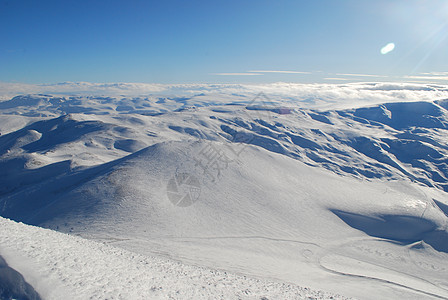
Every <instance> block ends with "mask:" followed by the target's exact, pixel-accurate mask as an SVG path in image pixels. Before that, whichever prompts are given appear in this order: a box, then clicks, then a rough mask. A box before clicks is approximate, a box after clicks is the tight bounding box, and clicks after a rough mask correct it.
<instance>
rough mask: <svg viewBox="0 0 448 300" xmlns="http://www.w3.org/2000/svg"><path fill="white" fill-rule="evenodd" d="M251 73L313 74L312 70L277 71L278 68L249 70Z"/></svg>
mask: <svg viewBox="0 0 448 300" xmlns="http://www.w3.org/2000/svg"><path fill="white" fill-rule="evenodd" d="M248 72H251V73H280V74H311V72H301V71H277V70H254V71H248Z"/></svg>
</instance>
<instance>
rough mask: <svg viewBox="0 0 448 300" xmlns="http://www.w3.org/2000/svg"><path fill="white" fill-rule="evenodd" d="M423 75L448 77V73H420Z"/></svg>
mask: <svg viewBox="0 0 448 300" xmlns="http://www.w3.org/2000/svg"><path fill="white" fill-rule="evenodd" d="M420 74H421V75H429V76H448V72H428V73H420Z"/></svg>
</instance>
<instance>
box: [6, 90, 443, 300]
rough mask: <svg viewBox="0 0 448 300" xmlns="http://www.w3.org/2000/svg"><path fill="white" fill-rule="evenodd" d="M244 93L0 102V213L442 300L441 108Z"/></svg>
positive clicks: (312, 280) (207, 257)
mask: <svg viewBox="0 0 448 300" xmlns="http://www.w3.org/2000/svg"><path fill="white" fill-rule="evenodd" d="M250 95H251V94H238V95H229V94H227V95H226V97H222V98H221V97H218V98H216V97H214V96H213V97H212V96H210V95H208V94H203V95H201V94H198V95H196V96H193V97H191V96H188V97H181V96H176V97H165V96H163V97H162V96H160V97H155V96H150V97H133V98H126V97H96V96H95V97H87V96H82V97H81V96H74V97H62V96H51V95H27V96H20V97H16V98H14V99H12V100H11V101H6V102H2V103H0V111H1V115H0V130H1V131H2V132H3V133H4V134H3V135H2V136H0V155H1V157H0V166H1V167H2V168H1V170H3V171H0V209H1V210H0V211H1V215H2V216H3V217H7V218H11V219H14V220H17V221H21V222H25V223H28V224H33V225H37V226H41V227H46V228H51V229H54V230H57V231H62V232H66V233H71V234H72V235H80V236H82V237H85V238H88V239H92V240H96V241H101V242H104V243H107V244H109V245H113V246H117V247H120V248H123V249H126V250H128V251H132V252H134V253H139V254H140V255H150V256H159V257H167V258H172V259H174V260H176V261H181V262H183V263H187V264H188V265H196V266H207V267H210V268H214V269H216V268H218V269H222V270H227V271H232V272H235V273H238V274H241V275H248V276H252V277H259V278H264V279H268V280H274V281H283V282H290V283H294V284H298V285H300V286H308V287H310V288H313V289H316V290H326V291H329V292H332V293H337V294H343V295H346V296H352V297H357V298H362V299H378V298H407V299H421V298H448V282H447V278H448V276H447V275H448V263H447V260H446V259H447V258H448V254H447V252H448V232H447V224H448V223H447V221H448V217H447V215H448V197H447V194H446V191H447V189H448V185H447V178H448V177H447V176H448V165H447V163H448V162H447V159H446V157H447V154H448V146H447V144H446V140H447V131H446V128H447V124H448V111H447V110H446V109H447V104H446V101H424V102H422V101H414V102H394V103H383V104H380V105H373V106H367V107H356V108H350V109H341V108H335V109H330V110H320V109H309V108H303V104H304V103H303V102H301V103H298V102H295V101H293V99H290V98H288V99H285V98H281V97H272V96H271V97H269V98H268V97H266V96H265V95H263V94H260V95H258V96H257V97H255V98H253V97H251V96H250ZM335 107H338V105H336V106H335ZM67 113H69V114H70V115H66V114H67ZM45 232H46V231H45ZM8 234H9V233H5V235H6V236H8ZM86 243H87V242H86ZM0 250H1V249H0ZM116 251H118V250H116ZM120 251H121V250H120ZM0 254H2V253H1V252H0ZM105 289H106V288H105ZM164 295H165V294H164ZM258 295H259V294H258ZM268 298H269V297H268Z"/></svg>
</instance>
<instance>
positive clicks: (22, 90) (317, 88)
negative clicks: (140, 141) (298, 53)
mask: <svg viewBox="0 0 448 300" xmlns="http://www.w3.org/2000/svg"><path fill="white" fill-rule="evenodd" d="M260 92H262V93H264V94H265V95H266V96H267V97H269V98H270V99H272V100H273V101H280V102H282V103H284V104H285V105H290V106H299V107H309V108H321V109H332V108H345V107H359V106H365V105H373V104H378V103H384V102H397V101H398V102H403V101H432V100H440V99H448V85H434V84H412V83H387V82H381V83H375V82H364V83H335V84H298V83H282V82H280V83H271V84H147V83H89V82H63V83H57V84H21V83H1V82H0V99H2V100H9V99H11V98H12V97H14V96H17V95H20V94H52V95H62V96H113V97H134V96H164V97H170V96H186V97H196V98H197V99H198V101H204V102H206V101H209V99H214V100H216V99H222V101H232V99H246V100H247V99H252V98H253V97H255V96H256V95H257V94H259V93H260Z"/></svg>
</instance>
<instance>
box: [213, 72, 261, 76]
mask: <svg viewBox="0 0 448 300" xmlns="http://www.w3.org/2000/svg"><path fill="white" fill-rule="evenodd" d="M212 75H218V76H256V75H263V74H259V73H213V74H212Z"/></svg>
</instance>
